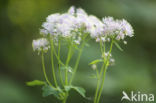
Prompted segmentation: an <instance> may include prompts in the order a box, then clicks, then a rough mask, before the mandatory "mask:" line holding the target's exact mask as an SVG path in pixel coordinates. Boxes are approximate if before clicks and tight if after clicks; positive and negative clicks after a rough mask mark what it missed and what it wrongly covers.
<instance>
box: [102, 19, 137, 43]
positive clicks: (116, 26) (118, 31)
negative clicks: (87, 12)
mask: <svg viewBox="0 0 156 103" xmlns="http://www.w3.org/2000/svg"><path fill="white" fill-rule="evenodd" d="M102 21H103V24H104V35H105V36H114V37H116V39H117V40H120V39H124V38H125V37H126V36H129V37H132V36H133V33H134V31H133V28H132V26H131V25H130V24H129V23H128V22H127V21H126V20H124V19H123V20H114V18H113V17H106V18H103V19H102Z"/></svg>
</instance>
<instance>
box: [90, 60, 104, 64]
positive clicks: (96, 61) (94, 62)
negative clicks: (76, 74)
mask: <svg viewBox="0 0 156 103" xmlns="http://www.w3.org/2000/svg"><path fill="white" fill-rule="evenodd" d="M102 61H103V60H102V59H96V60H94V61H92V62H90V63H89V65H92V64H96V63H99V62H102Z"/></svg>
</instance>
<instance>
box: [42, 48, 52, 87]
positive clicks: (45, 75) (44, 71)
mask: <svg viewBox="0 0 156 103" xmlns="http://www.w3.org/2000/svg"><path fill="white" fill-rule="evenodd" d="M41 58H42V68H43V73H44V77H45V79H46V81H47V83H48V84H49V85H50V86H52V87H54V86H53V85H52V84H51V83H50V81H49V80H48V76H47V74H46V70H45V64H44V54H43V51H42V56H41Z"/></svg>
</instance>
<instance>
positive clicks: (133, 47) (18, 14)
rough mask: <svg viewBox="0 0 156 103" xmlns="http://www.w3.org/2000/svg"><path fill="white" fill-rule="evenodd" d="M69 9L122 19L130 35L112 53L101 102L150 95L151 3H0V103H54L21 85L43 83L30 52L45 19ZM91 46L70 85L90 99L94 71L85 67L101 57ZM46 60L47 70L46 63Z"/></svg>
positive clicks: (75, 98) (155, 9) (153, 77)
mask: <svg viewBox="0 0 156 103" xmlns="http://www.w3.org/2000/svg"><path fill="white" fill-rule="evenodd" d="M72 5H75V6H76V7H82V8H83V9H85V10H86V12H87V13H88V14H93V15H96V16H97V17H99V18H102V17H104V16H113V17H115V18H118V19H121V18H125V19H126V20H128V21H129V22H130V23H131V24H132V26H133V28H134V30H135V36H134V37H133V38H127V41H128V44H127V45H123V44H122V45H121V47H122V48H123V49H124V51H123V52H121V51H119V50H118V49H117V48H115V47H114V48H113V57H114V58H115V60H116V62H115V65H114V66H112V67H110V68H109V70H108V72H107V77H106V81H105V86H104V90H103V94H102V98H101V100H102V101H101V103H121V101H120V100H121V97H122V91H123V90H124V91H126V92H128V93H129V92H130V91H135V92H137V91H140V92H141V93H153V94H155V93H156V0H0V103H56V102H57V103H58V101H56V99H55V98H54V97H53V96H49V97H46V98H43V97H42V91H41V89H40V87H27V86H26V85H25V82H26V81H30V80H34V79H39V80H44V77H43V73H42V68H41V60H40V56H38V55H37V53H34V52H33V50H32V40H33V39H36V38H38V37H39V28H41V24H42V23H43V22H44V21H45V19H46V17H47V16H48V15H49V14H52V13H55V12H64V11H66V10H67V9H68V8H69V7H70V6H72ZM90 44H91V45H90V47H88V48H86V49H85V50H84V52H83V55H82V57H83V58H82V59H81V62H80V64H81V65H80V66H79V69H78V73H77V75H76V78H75V82H74V84H75V85H79V86H82V87H84V88H85V89H86V91H87V97H89V98H93V96H94V92H95V87H96V80H95V79H91V78H89V75H90V74H92V73H93V72H94V71H93V70H92V69H90V67H89V66H88V63H89V62H90V61H92V60H94V59H96V58H99V57H100V49H99V47H98V45H97V44H95V43H94V42H93V41H90ZM62 53H64V52H62ZM62 55H63V54H62ZM74 57H75V56H74ZM73 59H74V58H73ZM46 61H47V62H46V63H47V65H48V62H49V59H48V58H47V59H46ZM71 64H72V63H71ZM49 67H50V66H49ZM49 71H50V70H49ZM48 73H49V74H48V75H49V76H50V72H48ZM70 95H71V96H70V97H69V99H68V103H91V101H90V100H87V99H83V98H82V97H81V96H80V95H79V94H77V93H76V92H74V91H72V92H70ZM71 101H72V102H71Z"/></svg>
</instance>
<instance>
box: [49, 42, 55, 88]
mask: <svg viewBox="0 0 156 103" xmlns="http://www.w3.org/2000/svg"><path fill="white" fill-rule="evenodd" d="M50 44H51V65H52V74H53V79H54V83H55V86H56V87H57V81H56V76H55V69H54V56H53V52H54V45H53V40H52V39H50Z"/></svg>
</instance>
